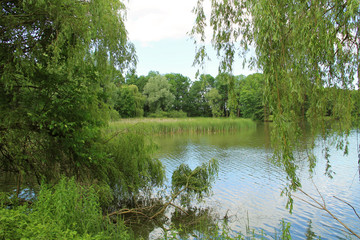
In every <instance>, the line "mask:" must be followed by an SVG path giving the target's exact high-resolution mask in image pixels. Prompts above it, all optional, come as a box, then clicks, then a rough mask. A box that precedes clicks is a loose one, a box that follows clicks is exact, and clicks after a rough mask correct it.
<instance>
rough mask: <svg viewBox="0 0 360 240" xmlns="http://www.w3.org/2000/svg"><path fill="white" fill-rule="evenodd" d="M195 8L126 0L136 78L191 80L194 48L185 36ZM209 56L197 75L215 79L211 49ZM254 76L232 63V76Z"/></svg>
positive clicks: (187, 3)
mask: <svg viewBox="0 0 360 240" xmlns="http://www.w3.org/2000/svg"><path fill="white" fill-rule="evenodd" d="M195 4H196V0H130V1H129V2H128V3H127V21H126V28H127V31H128V34H129V39H130V41H131V42H132V43H133V44H134V45H135V48H136V52H137V56H138V64H137V70H136V73H137V74H138V75H139V76H140V75H147V74H148V72H149V71H158V72H159V73H160V74H166V73H181V74H182V75H184V76H187V77H189V78H190V79H192V80H195V74H196V71H197V68H195V67H192V63H193V61H194V58H195V45H194V43H193V41H192V40H191V39H190V37H189V36H188V35H187V33H188V32H190V31H191V28H192V26H193V24H194V21H195V17H194V15H193V13H192V9H193V8H194V6H195ZM209 41H210V40H209ZM209 46H210V44H209ZM209 55H210V58H211V61H208V62H207V63H206V65H205V68H204V69H203V70H200V73H204V74H211V75H212V76H214V77H216V75H217V74H218V60H217V58H216V54H215V51H213V50H211V48H210V49H209ZM254 72H255V71H250V70H249V69H243V68H242V64H241V60H240V58H238V59H237V60H235V67H234V70H233V74H234V75H240V74H243V75H249V74H251V73H254Z"/></svg>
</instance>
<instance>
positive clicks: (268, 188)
mask: <svg viewBox="0 0 360 240" xmlns="http://www.w3.org/2000/svg"><path fill="white" fill-rule="evenodd" d="M254 134H255V135H256V136H253V137H254V138H252V136H250V135H246V138H247V139H245V140H244V137H243V136H241V134H240V135H239V136H238V139H240V140H239V141H238V140H237V138H236V137H235V135H232V136H230V137H228V136H214V135H211V136H205V137H207V138H209V139H208V140H204V139H202V140H199V139H200V138H201V137H197V138H196V139H191V137H189V136H187V138H188V139H185V140H183V141H178V142H176V147H171V146H167V149H168V152H166V151H165V152H163V153H162V154H160V155H159V158H160V160H161V161H162V162H163V164H164V165H165V167H166V175H167V176H168V177H171V173H172V171H173V170H174V169H175V168H176V167H177V166H179V165H180V164H182V163H186V164H188V165H189V166H190V167H191V168H192V169H194V168H195V167H196V166H199V165H200V164H202V163H204V162H207V161H208V160H209V159H211V158H215V159H217V160H218V161H219V167H220V171H219V177H218V179H217V181H216V182H215V184H214V185H213V193H214V195H213V196H211V197H209V198H207V199H206V203H205V204H206V205H207V206H210V207H213V208H214V209H215V210H216V212H217V213H218V215H219V216H224V215H225V214H226V212H227V211H228V214H229V215H230V216H231V218H230V227H231V228H232V229H233V230H235V231H239V232H243V231H244V230H245V226H246V225H247V224H250V227H253V228H256V229H262V230H263V231H264V232H265V233H266V234H270V235H271V234H273V233H274V229H278V230H279V229H280V221H281V219H285V221H289V222H291V225H292V228H291V234H292V237H293V239H304V238H305V233H306V232H307V231H308V229H309V224H310V221H311V227H312V230H313V231H314V232H315V234H316V235H320V236H322V239H339V238H343V237H344V235H343V233H342V231H341V230H340V229H342V227H341V226H340V225H339V224H338V223H336V222H335V221H334V220H333V219H332V218H331V217H329V216H328V215H327V214H326V213H325V212H324V211H321V210H318V209H316V208H313V207H311V206H310V205H309V204H307V203H305V202H303V201H301V200H298V199H294V209H293V214H292V215H291V214H289V212H288V210H287V209H285V205H286V201H287V199H286V197H280V193H281V191H282V190H283V188H284V186H285V185H286V175H285V172H284V170H283V169H282V168H280V167H279V166H277V165H275V164H274V163H273V162H272V161H271V160H269V156H270V155H271V151H269V150H268V149H265V148H264V147H263V146H264V145H266V144H264V141H265V140H264V138H265V137H259V136H260V135H261V133H254ZM215 138H216V139H215ZM222 138H224V142H226V143H227V144H228V145H227V144H225V143H222V144H215V143H216V142H221V141H222ZM228 138H231V139H233V141H229V139H228ZM164 141H165V142H166V144H167V145H171V144H172V143H171V141H168V140H164ZM237 141H238V144H237ZM179 142H180V143H181V144H179ZM349 142H350V146H349V150H350V151H349V156H346V157H344V156H343V154H342V153H338V152H335V151H331V161H332V166H333V169H334V170H336V173H337V174H336V175H334V178H333V179H329V178H327V177H326V176H325V175H324V170H325V167H326V166H325V164H326V162H325V161H324V160H321V159H320V160H319V161H318V163H317V165H316V167H315V169H314V174H313V179H314V182H315V183H316V186H317V188H318V189H319V191H320V192H321V193H322V196H323V197H324V199H325V200H326V204H327V207H328V208H329V209H331V211H333V212H334V213H335V214H336V215H337V216H339V217H340V218H341V219H342V220H343V221H344V222H346V223H348V224H349V225H350V226H352V227H354V228H358V223H359V220H358V219H357V218H356V217H355V215H354V214H353V212H352V209H351V208H350V207H348V206H347V205H346V204H344V203H342V202H340V201H339V200H336V199H334V198H333V196H334V195H335V196H338V197H340V198H341V199H344V200H346V201H347V202H349V203H351V204H352V205H353V206H354V207H355V208H356V209H360V201H358V199H359V198H360V181H359V179H358V176H359V175H358V172H357V171H358V168H357V153H356V152H355V151H351V150H354V149H356V147H355V146H354V142H355V143H356V139H355V138H354V136H353V135H351V136H350V138H349ZM169 149H170V150H169ZM171 149H172V150H171ZM315 154H317V155H318V157H320V158H321V156H322V151H321V150H319V149H315ZM297 155H298V156H303V155H304V154H302V153H299V154H297ZM301 159H305V158H304V157H301ZM298 161H299V166H300V167H299V170H298V171H299V176H300V177H301V182H302V188H303V189H304V191H305V192H307V193H308V194H309V195H311V196H314V197H316V199H317V200H319V201H322V199H321V197H320V196H318V192H317V190H316V188H315V187H314V185H313V182H312V181H311V180H309V176H310V175H309V173H308V167H307V165H308V164H307V161H306V160H305V161H303V160H298ZM354 176H355V177H354ZM354 178H355V180H354ZM295 195H297V196H298V197H301V198H304V199H305V198H306V197H305V196H304V195H301V193H299V192H297V193H295ZM306 200H309V199H306Z"/></svg>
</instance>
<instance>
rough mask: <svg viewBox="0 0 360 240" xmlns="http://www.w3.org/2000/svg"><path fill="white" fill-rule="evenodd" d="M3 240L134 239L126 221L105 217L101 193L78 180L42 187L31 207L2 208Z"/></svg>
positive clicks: (15, 205) (0, 209)
mask: <svg viewBox="0 0 360 240" xmlns="http://www.w3.org/2000/svg"><path fill="white" fill-rule="evenodd" d="M0 239H44V240H45V239H46V240H48V239H131V236H130V235H129V233H128V231H127V230H126V228H125V227H124V224H123V222H122V221H121V220H120V219H119V220H118V221H117V224H113V223H111V222H110V221H109V219H108V218H106V217H104V216H103V214H102V210H101V207H100V203H99V198H98V193H97V192H96V191H95V189H94V188H93V187H90V186H86V187H85V186H81V185H79V184H77V183H76V182H75V180H74V179H70V180H68V179H65V178H63V179H61V180H60V182H59V183H58V184H57V185H55V186H54V187H50V186H45V185H43V186H42V187H41V190H40V192H39V194H38V195H37V199H36V200H35V201H34V202H33V203H31V204H28V205H18V204H17V203H16V201H14V202H13V203H12V204H10V205H9V203H8V202H7V204H6V205H5V204H4V202H2V203H1V208H0Z"/></svg>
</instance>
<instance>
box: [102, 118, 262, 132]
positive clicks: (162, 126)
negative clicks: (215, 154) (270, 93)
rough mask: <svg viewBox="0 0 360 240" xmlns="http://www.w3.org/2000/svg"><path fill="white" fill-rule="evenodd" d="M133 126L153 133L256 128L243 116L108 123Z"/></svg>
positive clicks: (115, 126) (111, 126)
mask: <svg viewBox="0 0 360 240" xmlns="http://www.w3.org/2000/svg"><path fill="white" fill-rule="evenodd" d="M133 128H136V129H142V130H144V131H149V132H150V133H154V134H175V133H182V132H189V133H214V132H230V131H239V130H241V129H249V128H256V123H255V122H254V121H252V120H250V119H243V118H134V119H122V120H119V121H115V122H111V123H110V124H109V130H110V131H119V130H130V129H133Z"/></svg>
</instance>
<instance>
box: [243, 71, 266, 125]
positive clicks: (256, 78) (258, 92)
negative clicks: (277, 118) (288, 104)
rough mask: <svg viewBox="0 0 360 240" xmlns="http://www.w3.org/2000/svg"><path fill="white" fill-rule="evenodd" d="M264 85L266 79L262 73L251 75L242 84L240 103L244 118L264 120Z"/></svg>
mask: <svg viewBox="0 0 360 240" xmlns="http://www.w3.org/2000/svg"><path fill="white" fill-rule="evenodd" d="M264 84H265V81H264V77H263V75H262V74H261V73H255V74H252V75H249V76H247V77H246V78H245V79H243V80H242V81H241V82H240V86H239V100H238V101H239V104H240V112H241V116H242V117H245V118H252V119H256V120H262V119H264V104H263V95H264Z"/></svg>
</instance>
